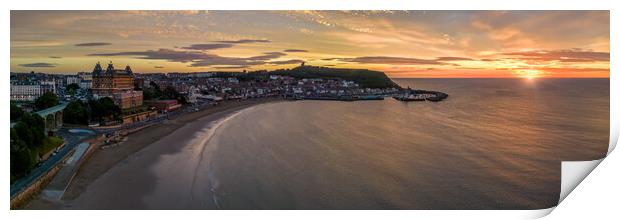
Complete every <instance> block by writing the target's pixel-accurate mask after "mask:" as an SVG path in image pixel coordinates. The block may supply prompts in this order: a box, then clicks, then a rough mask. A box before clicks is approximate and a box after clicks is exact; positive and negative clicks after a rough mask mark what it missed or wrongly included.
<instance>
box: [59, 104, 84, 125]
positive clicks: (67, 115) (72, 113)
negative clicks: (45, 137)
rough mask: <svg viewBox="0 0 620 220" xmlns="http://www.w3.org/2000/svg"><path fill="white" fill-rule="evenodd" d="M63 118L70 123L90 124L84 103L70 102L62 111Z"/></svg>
mask: <svg viewBox="0 0 620 220" xmlns="http://www.w3.org/2000/svg"><path fill="white" fill-rule="evenodd" d="M62 120H63V121H64V122H66V123H69V124H80V125H88V112H87V110H86V106H84V103H82V102H81V101H73V102H70V103H69V104H68V105H67V107H66V108H65V109H64V110H63V112H62Z"/></svg>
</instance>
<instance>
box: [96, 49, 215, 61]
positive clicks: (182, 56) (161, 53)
mask: <svg viewBox="0 0 620 220" xmlns="http://www.w3.org/2000/svg"><path fill="white" fill-rule="evenodd" d="M87 56H103V57H109V56H134V57H136V58H140V59H147V60H167V61H171V62H180V63H187V62H192V61H195V60H202V59H210V58H211V57H214V56H215V57H216V55H210V54H206V53H201V52H194V51H179V50H171V49H159V50H147V51H128V52H118V53H98V54H88V55H87Z"/></svg>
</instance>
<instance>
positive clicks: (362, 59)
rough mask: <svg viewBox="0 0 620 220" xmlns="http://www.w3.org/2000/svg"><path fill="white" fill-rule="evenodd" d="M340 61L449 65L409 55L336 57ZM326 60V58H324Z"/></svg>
mask: <svg viewBox="0 0 620 220" xmlns="http://www.w3.org/2000/svg"><path fill="white" fill-rule="evenodd" d="M334 59H335V60H338V61H344V62H353V63H366V64H390V65H419V64H421V65H448V64H447V63H443V62H439V61H437V60H428V59H418V58H409V57H387V56H368V57H355V58H334ZM323 60H325V59H323Z"/></svg>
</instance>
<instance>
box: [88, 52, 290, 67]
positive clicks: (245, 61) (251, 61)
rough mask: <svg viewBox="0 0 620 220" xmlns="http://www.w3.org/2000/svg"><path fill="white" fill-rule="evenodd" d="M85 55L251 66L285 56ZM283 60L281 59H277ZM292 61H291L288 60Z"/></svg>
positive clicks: (138, 53) (196, 64)
mask: <svg viewBox="0 0 620 220" xmlns="http://www.w3.org/2000/svg"><path fill="white" fill-rule="evenodd" d="M87 56H103V57H109V56H131V57H135V58H138V59H147V60H165V61H169V62H179V63H191V64H190V65H189V66H190V67H203V66H218V65H225V66H252V65H262V64H267V63H269V60H272V59H278V58H280V57H283V56H286V53H282V52H266V53H263V54H261V55H258V56H251V57H223V56H219V55H216V54H210V53H205V52H200V51H185V50H172V49H163V48H162V49H159V50H147V51H127V52H118V53H98V54H88V55H87ZM278 62H283V61H278ZM289 62H292V61H289Z"/></svg>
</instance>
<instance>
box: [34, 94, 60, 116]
mask: <svg viewBox="0 0 620 220" xmlns="http://www.w3.org/2000/svg"><path fill="white" fill-rule="evenodd" d="M55 105H58V96H56V94H54V93H53V92H46V93H43V95H41V96H40V97H39V98H37V100H35V101H34V106H35V108H36V110H37V111H38V110H43V109H46V108H49V107H53V106H55Z"/></svg>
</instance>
